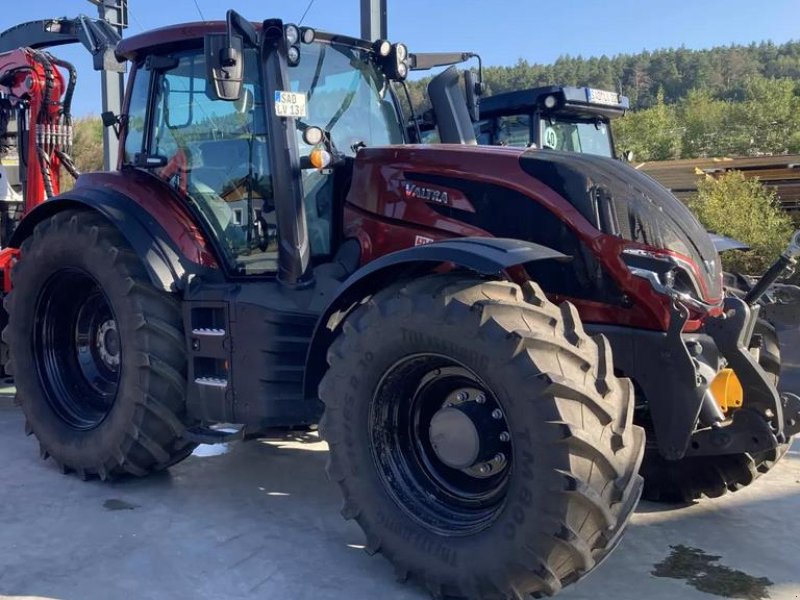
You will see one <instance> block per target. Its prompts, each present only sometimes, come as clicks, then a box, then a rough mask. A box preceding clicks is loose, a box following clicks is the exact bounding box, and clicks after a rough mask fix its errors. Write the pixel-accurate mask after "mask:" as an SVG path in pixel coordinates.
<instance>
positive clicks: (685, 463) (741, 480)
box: [642, 319, 789, 504]
mask: <svg viewBox="0 0 800 600" xmlns="http://www.w3.org/2000/svg"><path fill="white" fill-rule="evenodd" d="M753 333H754V336H753V337H754V339H755V337H756V336H759V338H760V341H761V344H760V348H759V349H758V363H759V364H760V365H761V367H762V368H763V369H764V371H766V373H767V375H768V377H769V379H770V380H772V382H773V383H774V384H775V385H776V386H777V385H778V379H779V377H780V370H781V349H780V345H779V344H778V335H777V334H776V333H775V328H774V327H772V325H770V324H769V323H768V322H767V321H765V320H763V319H759V320H758V321H757V322H756V326H755V329H754V331H753ZM788 449H789V444H781V445H780V446H778V447H777V448H775V449H773V450H768V451H766V452H760V453H758V454H749V453H744V454H723V455H720V456H697V457H689V458H684V459H682V460H677V461H673V460H666V459H665V458H663V457H662V456H661V454H660V453H659V451H658V448H657V446H656V443H655V436H653V435H650V434H649V433H648V440H647V451H646V453H645V458H644V464H643V465H642V475H643V476H644V494H643V495H642V497H643V498H644V499H645V500H650V501H652V502H663V503H669V504H687V503H690V502H693V501H695V500H698V499H699V498H701V497H702V496H706V497H708V498H718V497H719V496H722V495H724V494H725V493H726V492H729V491H730V492H735V491H737V490H740V489H742V488H745V487H747V486H748V485H750V484H751V483H753V482H754V481H755V480H756V479H758V478H759V477H760V476H761V475H763V474H765V473H767V472H768V471H770V470H771V469H772V467H774V466H775V465H776V464H777V463H778V461H780V460H781V458H783V457H784V455H785V454H786V451H787V450H788Z"/></svg>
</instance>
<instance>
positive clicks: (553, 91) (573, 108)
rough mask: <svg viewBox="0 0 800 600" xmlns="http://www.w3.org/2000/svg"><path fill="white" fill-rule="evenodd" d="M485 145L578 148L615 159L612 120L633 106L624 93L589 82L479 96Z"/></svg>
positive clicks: (479, 132) (481, 139)
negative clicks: (481, 97) (592, 85)
mask: <svg viewBox="0 0 800 600" xmlns="http://www.w3.org/2000/svg"><path fill="white" fill-rule="evenodd" d="M480 106H481V120H480V122H479V123H478V124H477V125H476V130H477V135H478V141H479V143H481V144H491V145H501V146H520V147H526V146H531V145H535V146H536V147H538V148H549V149H551V150H562V151H565V152H580V153H584V154H595V155H598V156H606V157H609V158H616V156H617V154H616V149H615V147H614V138H613V135H612V133H611V126H610V123H611V120H612V119H616V118H618V117H621V116H623V115H624V114H625V112H626V111H627V110H628V109H629V107H630V102H629V100H628V98H627V97H626V96H623V95H621V94H618V93H616V92H610V91H606V90H597V89H593V88H587V87H564V86H549V87H539V88H533V89H528V90H520V91H515V92H508V93H505V94H497V95H495V96H490V97H488V98H484V99H483V100H481V105H480Z"/></svg>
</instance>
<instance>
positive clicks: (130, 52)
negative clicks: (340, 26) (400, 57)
mask: <svg viewBox="0 0 800 600" xmlns="http://www.w3.org/2000/svg"><path fill="white" fill-rule="evenodd" d="M253 26H254V27H255V28H256V29H257V30H259V31H260V30H261V26H262V23H255V22H254V23H253ZM226 31H227V23H226V22H225V21H195V22H192V23H181V24H178V25H168V26H166V27H159V28H158V29H152V30H150V31H145V32H144V33H140V34H137V35H132V36H130V37H127V38H124V39H123V40H122V41H121V42H120V43H119V44H118V45H117V56H118V57H119V58H120V59H124V60H132V61H135V60H136V59H137V58H139V56H140V55H142V54H146V53H148V52H150V51H152V50H155V49H159V50H160V49H164V48H169V47H180V46H184V45H185V46H198V45H202V43H203V37H204V36H206V35H208V34H212V33H217V34H221V33H225V32H226ZM316 35H317V38H318V39H323V40H327V41H331V42H338V43H342V44H346V45H349V46H357V47H360V48H364V49H365V50H368V49H370V48H371V47H372V44H371V43H370V42H367V41H365V40H360V39H358V38H353V37H350V36H346V35H339V34H332V33H327V32H324V31H316Z"/></svg>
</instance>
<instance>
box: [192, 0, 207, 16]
mask: <svg viewBox="0 0 800 600" xmlns="http://www.w3.org/2000/svg"><path fill="white" fill-rule="evenodd" d="M193 1H194V7H195V8H196V9H197V14H199V15H200V19H201V20H202V21H205V20H206V17H205V15H204V14H203V11H202V10H200V5H199V4H198V3H197V0H193Z"/></svg>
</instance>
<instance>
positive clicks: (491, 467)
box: [428, 388, 511, 477]
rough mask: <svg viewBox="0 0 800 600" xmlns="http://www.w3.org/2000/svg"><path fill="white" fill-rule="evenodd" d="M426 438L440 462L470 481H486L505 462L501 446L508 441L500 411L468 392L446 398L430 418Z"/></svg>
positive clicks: (476, 392)
mask: <svg viewBox="0 0 800 600" xmlns="http://www.w3.org/2000/svg"><path fill="white" fill-rule="evenodd" d="M428 435H429V436H430V442H431V447H432V448H433V451H434V454H435V455H436V457H437V458H438V459H439V460H440V461H442V462H443V463H444V464H445V465H447V466H448V467H450V468H451V469H458V470H460V471H464V472H465V473H466V474H468V475H470V476H472V477H487V476H489V475H492V474H494V473H495V472H496V471H497V469H498V468H501V467H502V466H503V465H504V464H505V462H506V457H505V453H504V452H503V450H504V448H503V446H504V445H506V446H507V445H508V442H509V440H510V439H511V435H510V434H509V433H508V431H506V423H505V418H504V415H503V411H502V410H501V409H500V408H499V407H498V406H497V404H495V403H494V402H492V401H487V399H486V394H484V393H483V392H482V391H480V390H477V389H471V388H467V389H461V390H456V391H454V392H453V393H452V394H450V395H449V396H448V398H447V400H446V401H445V403H444V405H443V406H442V408H441V409H439V410H438V411H437V412H436V413H435V414H434V415H433V418H432V419H431V422H430V427H429V429H428Z"/></svg>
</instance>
